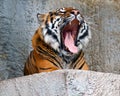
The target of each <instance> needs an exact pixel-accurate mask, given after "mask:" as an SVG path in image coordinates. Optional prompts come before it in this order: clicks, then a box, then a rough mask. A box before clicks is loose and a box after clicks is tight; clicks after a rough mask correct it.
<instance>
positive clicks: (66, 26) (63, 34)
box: [37, 7, 91, 56]
mask: <svg viewBox="0 0 120 96" xmlns="http://www.w3.org/2000/svg"><path fill="white" fill-rule="evenodd" d="M37 17H38V20H39V21H40V24H41V26H40V27H41V29H42V35H43V40H44V42H45V43H47V44H48V45H50V46H51V47H52V48H53V49H54V50H56V51H57V52H59V53H61V54H64V55H66V56H68V55H72V54H77V53H79V51H80V50H81V49H82V48H83V47H84V46H86V45H87V44H88V42H89V39H90V38H91V32H90V29H89V26H88V24H87V23H86V21H85V20H84V17H83V16H82V14H81V13H80V11H79V10H78V9H75V8H71V7H70V8H60V9H57V10H55V11H53V12H49V13H46V14H39V13H38V15H37Z"/></svg>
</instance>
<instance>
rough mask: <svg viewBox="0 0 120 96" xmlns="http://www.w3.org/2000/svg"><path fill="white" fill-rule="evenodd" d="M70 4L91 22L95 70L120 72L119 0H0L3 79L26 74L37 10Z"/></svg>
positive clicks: (89, 52)
mask: <svg viewBox="0 0 120 96" xmlns="http://www.w3.org/2000/svg"><path fill="white" fill-rule="evenodd" d="M67 6H72V7H75V8H78V9H80V10H81V13H83V15H84V16H85V18H86V21H88V22H89V24H90V26H91V32H92V40H91V42H90V44H89V45H88V47H87V48H86V49H85V56H86V59H87V62H88V63H89V66H90V68H91V70H94V71H103V72H112V73H120V67H119V66H120V59H119V58H120V27H119V26H120V1H119V0H66V1H65V0H54V1H53V0H0V80H3V79H8V78H13V77H18V76H22V75H23V66H24V62H25V61H26V58H27V56H28V54H29V52H30V50H31V49H32V48H31V37H32V35H33V34H34V32H35V30H36V29H37V28H38V26H39V24H38V22H37V18H36V14H37V13H45V12H48V11H51V10H54V9H56V8H60V7H67Z"/></svg>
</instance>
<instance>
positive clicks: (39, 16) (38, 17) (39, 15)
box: [37, 13, 45, 23]
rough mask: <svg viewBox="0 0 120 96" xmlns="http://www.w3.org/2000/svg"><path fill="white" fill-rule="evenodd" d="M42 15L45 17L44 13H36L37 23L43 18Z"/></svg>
mask: <svg viewBox="0 0 120 96" xmlns="http://www.w3.org/2000/svg"><path fill="white" fill-rule="evenodd" d="M44 17H45V14H40V13H37V19H38V21H39V23H40V22H42V21H43V20H44Z"/></svg>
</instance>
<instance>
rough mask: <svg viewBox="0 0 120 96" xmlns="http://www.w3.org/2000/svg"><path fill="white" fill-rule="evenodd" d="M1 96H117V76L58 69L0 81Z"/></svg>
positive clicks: (119, 88)
mask: <svg viewBox="0 0 120 96" xmlns="http://www.w3.org/2000/svg"><path fill="white" fill-rule="evenodd" d="M0 96H120V75H117V74H112V73H100V72H93V71H82V70H57V71H54V72H49V73H40V74H34V75H29V76H24V77H19V78H15V79H9V80H4V81H1V82H0Z"/></svg>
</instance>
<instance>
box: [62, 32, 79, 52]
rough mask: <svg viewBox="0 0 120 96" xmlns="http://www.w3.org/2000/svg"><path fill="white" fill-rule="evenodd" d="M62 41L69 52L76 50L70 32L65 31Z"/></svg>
mask: <svg viewBox="0 0 120 96" xmlns="http://www.w3.org/2000/svg"><path fill="white" fill-rule="evenodd" d="M64 42H65V46H66V47H67V48H68V49H69V51H70V52H72V53H77V52H78V48H77V47H76V46H75V45H74V39H73V37H72V35H71V33H70V32H66V36H65V41H64Z"/></svg>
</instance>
